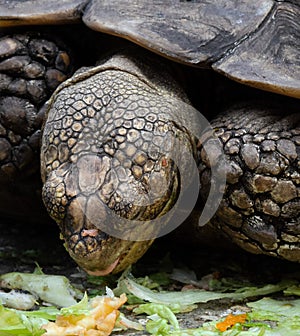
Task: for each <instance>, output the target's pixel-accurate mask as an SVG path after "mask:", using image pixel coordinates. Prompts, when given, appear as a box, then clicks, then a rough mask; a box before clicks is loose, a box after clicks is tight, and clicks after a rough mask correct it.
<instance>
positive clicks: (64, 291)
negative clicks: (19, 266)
mask: <svg viewBox="0 0 300 336" xmlns="http://www.w3.org/2000/svg"><path fill="white" fill-rule="evenodd" d="M0 286H1V287H3V288H10V289H15V288H17V289H21V290H24V291H28V292H30V293H31V294H33V295H34V296H36V297H37V298H40V299H41V300H42V301H45V302H48V303H51V304H54V305H56V306H59V307H67V306H70V305H73V304H75V303H76V302H77V301H76V298H80V297H81V296H82V293H78V291H77V290H76V289H75V288H74V287H73V286H72V285H71V284H70V281H69V279H68V278H66V277H65V276H62V275H48V274H35V273H20V272H12V273H6V274H2V275H0Z"/></svg>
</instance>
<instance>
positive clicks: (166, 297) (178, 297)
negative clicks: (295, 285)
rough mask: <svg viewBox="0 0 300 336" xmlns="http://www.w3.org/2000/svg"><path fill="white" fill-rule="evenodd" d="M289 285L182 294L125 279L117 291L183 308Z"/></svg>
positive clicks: (283, 287)
mask: <svg viewBox="0 0 300 336" xmlns="http://www.w3.org/2000/svg"><path fill="white" fill-rule="evenodd" d="M289 285H290V283H289V282H280V283H278V284H275V285H273V284H267V285H265V286H263V287H259V288H258V287H246V288H244V289H239V290H236V291H234V292H231V293H219V292H212V291H205V290H200V289H199V290H189V291H183V292H175V291H169V292H155V291H152V290H151V289H149V288H146V287H144V286H142V285H140V284H138V283H136V282H135V281H134V280H133V279H130V278H125V279H122V280H121V282H120V283H119V287H118V291H120V290H122V291H123V292H125V293H131V294H134V295H135V296H136V297H138V298H139V299H142V300H145V301H149V302H152V303H161V304H166V305H171V304H178V305H181V306H183V307H185V306H189V305H193V304H195V303H206V302H208V301H211V300H218V299H224V298H228V299H231V300H235V301H238V300H243V299H245V298H248V297H254V296H262V295H267V294H271V293H276V292H279V291H282V290H284V289H286V288H287V287H288V286H289Z"/></svg>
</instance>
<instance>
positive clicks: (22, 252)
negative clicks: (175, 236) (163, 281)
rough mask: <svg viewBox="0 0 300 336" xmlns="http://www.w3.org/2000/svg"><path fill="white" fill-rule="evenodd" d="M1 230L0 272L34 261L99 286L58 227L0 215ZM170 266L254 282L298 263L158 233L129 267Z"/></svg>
mask: <svg viewBox="0 0 300 336" xmlns="http://www.w3.org/2000/svg"><path fill="white" fill-rule="evenodd" d="M0 232H1V235H0V274H3V273H7V272H12V271H18V272H32V271H33V270H34V268H35V266H36V263H38V264H39V266H40V267H42V269H43V271H44V272H45V273H47V274H60V275H65V276H67V277H68V278H69V279H70V280H71V282H72V283H73V284H75V285H76V286H77V287H79V288H81V289H84V290H92V289H99V286H97V285H93V284H91V283H89V282H88V281H87V276H86V274H85V273H84V272H83V271H81V270H80V269H79V268H78V267H77V266H76V264H75V263H74V262H73V261H72V260H71V259H70V257H69V255H68V253H67V252H66V251H65V249H64V247H63V245H62V241H60V239H59V231H58V228H57V227H56V225H55V224H48V223H38V224H29V223H28V221H26V222H23V221H16V220H12V219H8V218H2V219H1V221H0ZM172 267H178V268H188V269H193V270H194V271H195V272H196V274H197V276H198V278H199V279H200V278H202V277H203V276H205V275H207V274H212V273H215V274H218V275H219V276H222V277H230V278H235V279H236V280H237V281H241V282H245V283H248V282H249V281H250V282H253V283H256V284H258V285H259V284H261V285H264V284H267V283H275V282H278V281H280V280H281V279H283V278H293V279H295V278H296V279H300V272H299V265H298V264H293V263H288V262H283V261H280V260H276V259H273V258H269V257H264V256H253V255H249V254H247V253H244V252H242V251H240V250H238V252H226V251H225V252H224V251H218V250H217V249H216V248H214V249H208V248H201V247H200V246H199V247H195V246H187V245H185V246H184V245H181V244H180V243H179V242H176V243H175V244H173V243H172V242H170V241H169V240H168V239H167V238H162V239H159V240H158V241H157V242H156V243H155V244H154V245H153V247H151V248H150V250H149V251H148V252H147V253H146V255H145V256H144V257H143V258H142V259H141V260H140V261H139V262H138V263H137V264H136V265H135V267H134V268H133V274H134V276H136V277H138V276H145V275H148V274H152V273H156V272H162V271H163V272H170V271H171V268H172ZM116 278H117V277H116ZM116 278H108V279H107V283H106V284H107V285H109V286H112V287H113V286H114V285H115V284H114V279H116ZM106 284H105V283H103V285H106ZM174 286H176V284H175V282H174ZM174 286H173V287H174ZM247 309H248V308H247V307H246V306H245V302H238V303H232V302H230V300H227V301H224V300H223V301H212V302H210V303H206V304H201V305H199V306H198V309H196V310H193V311H192V312H190V313H186V314H179V315H177V317H178V320H179V323H180V325H181V326H182V327H188V328H196V327H199V326H201V325H202V323H203V322H207V321H210V320H214V319H218V318H220V317H223V316H225V315H227V314H228V313H230V312H235V311H246V310H247ZM126 314H128V315H129V316H128V317H129V318H131V319H137V318H136V317H133V316H132V315H131V314H130V313H128V312H127V313H126ZM143 319H144V317H143V316H141V317H139V318H138V320H140V321H142V322H143ZM115 335H128V336H129V335H147V333H145V332H136V331H134V332H132V331H130V332H129V331H127V332H122V333H115Z"/></svg>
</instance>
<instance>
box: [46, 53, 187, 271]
mask: <svg viewBox="0 0 300 336" xmlns="http://www.w3.org/2000/svg"><path fill="white" fill-rule="evenodd" d="M109 62H110V63H109ZM124 69H125V70H124ZM162 78H163V82H164V83H166V82H167V80H166V77H162ZM147 80H148V79H147V78H146V76H145V75H144V73H142V72H141V71H140V70H139V68H138V66H137V65H136V64H134V63H133V61H132V60H130V59H128V58H126V57H123V56H122V57H121V56H118V57H117V56H116V57H115V59H114V60H113V61H108V62H106V63H105V64H104V65H101V66H98V67H96V68H92V69H89V70H87V69H85V71H80V72H79V73H78V74H75V76H74V77H73V78H72V79H70V80H68V81H67V82H65V83H64V84H63V85H62V86H61V87H60V88H59V89H58V90H57V91H56V93H55V94H54V95H53V97H52V99H51V100H50V101H49V104H48V105H49V107H48V112H47V120H46V122H45V125H44V130H43V137H42V147H41V172H42V179H43V182H44V186H43V200H44V204H45V205H46V208H47V210H48V212H49V214H50V216H51V217H52V218H53V219H54V220H55V221H56V222H57V223H58V225H59V227H60V230H61V233H62V236H63V239H64V240H65V246H66V248H67V250H68V251H69V253H70V255H71V257H72V258H73V259H74V260H75V261H76V262H77V263H78V264H79V266H81V267H82V268H83V269H85V270H86V271H88V272H89V273H91V274H99V275H102V274H107V273H109V272H111V271H114V272H119V271H121V270H123V269H125V268H126V267H127V266H128V265H130V264H132V263H134V262H135V261H137V260H138V259H139V258H140V257H141V256H142V255H143V254H144V253H145V251H146V250H147V249H148V247H149V246H150V245H151V243H152V241H153V238H155V237H157V236H156V233H157V232H158V231H159V230H160V227H159V225H160V224H158V225H152V222H153V221H155V220H156V219H157V218H160V217H163V215H165V214H167V213H168V212H169V210H170V209H171V208H172V207H173V205H174V204H175V203H176V200H177V198H178V194H179V191H180V181H179V180H180V178H179V173H178V168H177V166H176V164H175V163H174V160H173V159H172V158H170V155H169V154H170V153H171V152H172V151H173V152H174V146H173V145H172V143H174V139H175V138H181V139H184V140H183V141H184V142H185V143H186V146H187V147H189V146H190V138H189V135H188V134H187V133H186V132H185V131H184V130H182V129H181V128H178V127H177V126H176V125H175V123H174V120H171V117H170V114H171V113H173V112H174V110H176V109H177V110H178V106H177V105H178V101H179V99H178V97H177V98H176V99H175V97H174V96H175V94H174V93H173V92H174V90H173V87H172V84H171V83H172V81H171V80H170V81H169V82H168V83H169V84H168V85H169V87H170V88H171V89H170V90H171V92H172V93H170V95H171V96H172V95H173V98H174V99H175V102H174V104H173V106H171V105H172V104H171V105H170V104H169V105H168V104H167V102H166V91H167V89H161V88H160V87H158V86H157V80H156V79H155V75H152V82H151V84H149V83H148V82H147ZM169 87H168V89H169ZM162 112H163V113H162ZM175 152H181V151H180V150H178V149H177V150H175ZM168 153H169V154H168ZM165 221H166V220H163V221H162V222H163V223H164V222H165Z"/></svg>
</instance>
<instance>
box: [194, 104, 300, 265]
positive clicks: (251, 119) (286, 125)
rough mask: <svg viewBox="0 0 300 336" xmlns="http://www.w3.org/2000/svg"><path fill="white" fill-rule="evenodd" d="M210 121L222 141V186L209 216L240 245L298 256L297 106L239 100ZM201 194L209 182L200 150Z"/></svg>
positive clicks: (299, 120)
mask: <svg viewBox="0 0 300 336" xmlns="http://www.w3.org/2000/svg"><path fill="white" fill-rule="evenodd" d="M212 125H213V127H214V128H215V130H216V135H218V137H219V139H220V140H221V141H222V144H223V147H224V154H225V157H224V158H225V160H224V162H222V163H220V162H218V164H219V170H220V171H222V170H225V171H226V174H227V185H226V189H225V193H224V196H223V200H222V202H221V204H220V207H219V209H218V211H217V213H216V216H215V217H214V218H213V219H212V225H213V226H215V227H217V228H218V229H220V230H222V231H223V232H224V233H225V234H226V235H227V236H228V237H229V238H230V239H231V240H233V241H234V242H235V243H236V244H238V245H239V246H240V247H242V248H243V249H245V250H247V251H249V252H252V253H256V254H261V253H263V254H268V255H272V256H276V257H280V258H284V259H287V260H291V261H300V227H299V219H300V218H299V215H300V198H299V195H300V187H299V184H300V171H299V167H300V166H299V163H300V162H299V153H300V137H299V135H300V128H299V126H300V114H299V109H298V106H296V107H293V106H288V107H286V106H284V105H283V104H280V105H279V104H277V103H274V104H270V103H268V104H266V102H258V103H256V104H252V105H249V104H244V105H240V106H236V107H235V108H231V109H230V110H227V111H226V112H225V113H222V114H221V115H220V116H218V117H217V118H216V119H215V120H213V121H212ZM201 162H202V163H201V164H200V176H201V180H202V189H201V193H202V195H203V198H204V199H205V190H206V189H207V187H208V185H209V184H210V182H211V181H210V176H209V177H208V175H207V172H208V171H209V169H210V168H209V167H208V165H207V163H206V160H205V156H204V155H203V153H202V160H201Z"/></svg>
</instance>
